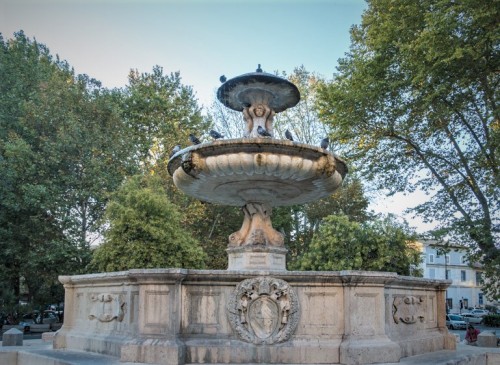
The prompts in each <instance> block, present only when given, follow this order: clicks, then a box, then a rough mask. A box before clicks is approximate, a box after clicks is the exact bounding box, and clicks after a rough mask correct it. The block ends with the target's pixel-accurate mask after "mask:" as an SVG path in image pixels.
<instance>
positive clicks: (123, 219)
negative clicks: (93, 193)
mask: <svg viewBox="0 0 500 365" xmlns="http://www.w3.org/2000/svg"><path fill="white" fill-rule="evenodd" d="M106 219H107V220H108V222H109V229H108V230H107V231H106V232H105V235H104V237H105V241H104V243H103V244H101V245H100V246H99V247H98V248H97V249H96V251H95V252H94V255H93V258H92V263H91V267H92V269H97V270H99V271H118V270H127V269H132V268H165V267H182V268H202V267H203V266H204V259H205V253H204V252H203V250H202V248H201V247H200V246H199V244H198V242H197V241H196V240H195V239H194V238H193V237H192V236H191V233H190V232H189V231H187V230H186V229H184V227H183V225H182V216H181V214H180V212H179V210H178V209H177V207H176V206H175V205H173V204H172V203H171V202H170V201H169V200H168V198H167V196H166V194H165V188H164V187H163V185H162V184H161V180H160V179H159V178H158V177H156V176H147V175H146V176H135V177H132V178H130V179H128V180H127V182H126V183H125V184H124V185H123V186H122V187H121V188H120V189H119V190H118V191H117V192H116V193H115V194H114V195H113V197H112V200H111V201H110V202H109V204H108V206H107V208H106Z"/></svg>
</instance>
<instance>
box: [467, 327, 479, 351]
mask: <svg viewBox="0 0 500 365" xmlns="http://www.w3.org/2000/svg"><path fill="white" fill-rule="evenodd" d="M478 334H479V330H477V329H475V328H474V326H473V325H471V324H469V327H467V332H466V333H465V342H466V343H467V345H471V346H477V335H478Z"/></svg>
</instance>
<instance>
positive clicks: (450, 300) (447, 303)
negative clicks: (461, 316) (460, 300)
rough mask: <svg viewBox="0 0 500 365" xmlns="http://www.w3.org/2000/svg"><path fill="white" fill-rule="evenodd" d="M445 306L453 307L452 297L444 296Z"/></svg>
mask: <svg viewBox="0 0 500 365" xmlns="http://www.w3.org/2000/svg"><path fill="white" fill-rule="evenodd" d="M446 308H447V309H453V299H452V298H446Z"/></svg>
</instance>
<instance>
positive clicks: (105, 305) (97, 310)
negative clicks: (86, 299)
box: [89, 293, 125, 322]
mask: <svg viewBox="0 0 500 365" xmlns="http://www.w3.org/2000/svg"><path fill="white" fill-rule="evenodd" d="M90 302H91V307H90V314H89V319H91V320H92V319H97V320H98V321H99V322H111V321H113V320H115V319H116V320H117V321H118V322H121V321H123V317H124V316H125V302H124V301H123V297H122V295H120V294H109V293H104V294H91V295H90Z"/></svg>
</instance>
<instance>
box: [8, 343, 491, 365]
mask: <svg viewBox="0 0 500 365" xmlns="http://www.w3.org/2000/svg"><path fill="white" fill-rule="evenodd" d="M0 344H1V341H0ZM0 346H1V345H0ZM6 351H18V352H22V353H23V354H24V359H26V361H27V360H29V359H30V358H31V359H32V360H31V361H33V358H34V356H40V357H42V358H43V357H50V358H54V359H57V361H58V364H64V365H66V364H67V365H140V364H138V363H134V364H132V363H122V362H120V361H119V360H118V359H117V358H113V357H109V356H103V355H97V354H91V353H85V352H78V351H63V350H58V351H55V350H52V344H51V343H50V342H44V341H43V340H25V341H23V346H22V347H10V346H9V347H0V365H4V364H5V365H11V364H9V363H8V362H7V363H6V362H3V361H2V358H3V359H6V358H7V357H6V356H3V357H2V354H3V355H7V354H5V353H4V352H6ZM35 361H36V360H35ZM26 364H30V365H31V364H37V362H26ZM44 364H45V362H44ZM479 364H481V365H500V348H484V347H483V348H481V347H474V346H467V345H462V344H458V345H457V350H456V351H437V352H433V353H429V354H424V355H418V356H412V357H407V358H403V359H401V362H399V363H386V364H378V365H479ZM226 365H228V364H226Z"/></svg>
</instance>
